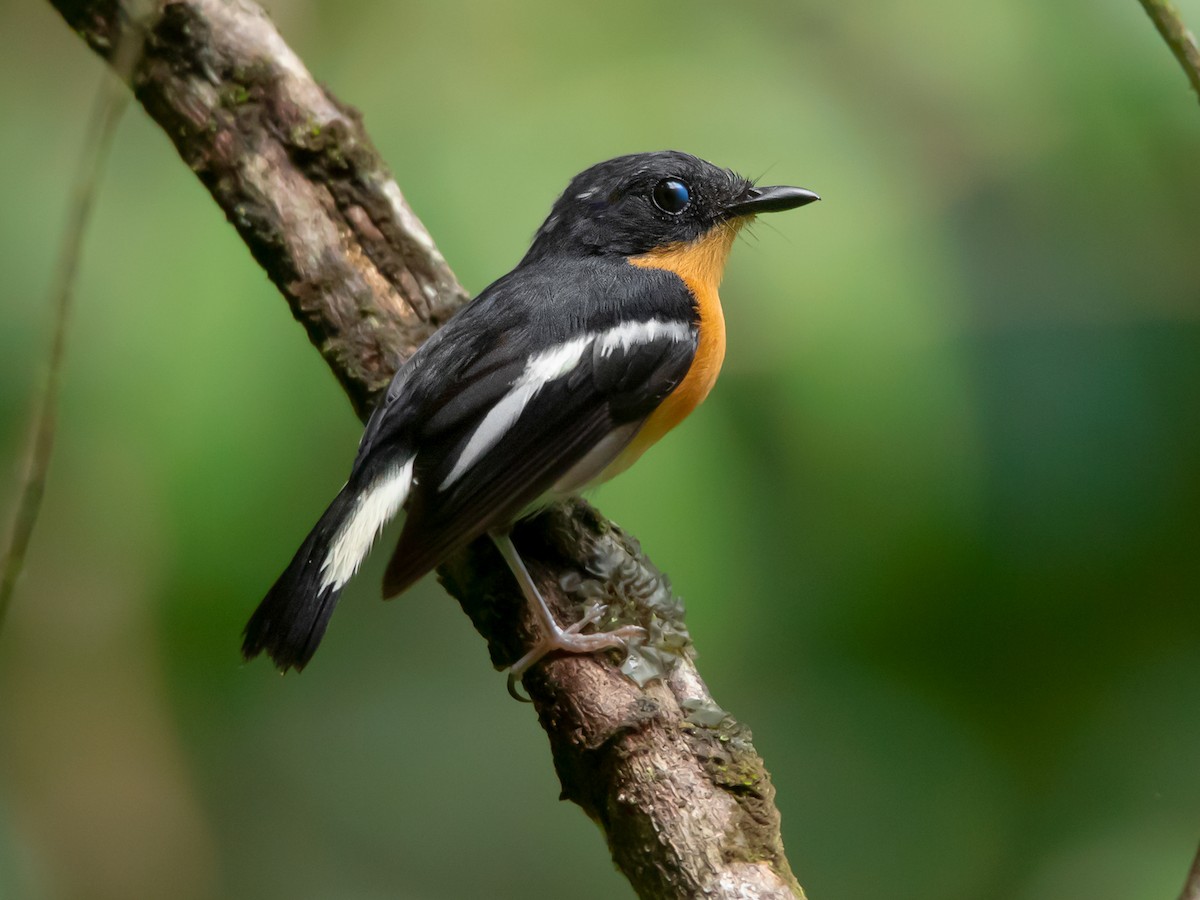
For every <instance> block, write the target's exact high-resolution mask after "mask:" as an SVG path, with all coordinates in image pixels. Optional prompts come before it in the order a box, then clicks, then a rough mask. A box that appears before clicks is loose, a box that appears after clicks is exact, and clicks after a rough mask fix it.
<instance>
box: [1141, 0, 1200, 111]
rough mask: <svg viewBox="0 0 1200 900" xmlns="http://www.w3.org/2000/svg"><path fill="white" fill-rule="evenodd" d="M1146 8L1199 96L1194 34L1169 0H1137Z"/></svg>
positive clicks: (1199, 58)
mask: <svg viewBox="0 0 1200 900" xmlns="http://www.w3.org/2000/svg"><path fill="white" fill-rule="evenodd" d="M1139 2H1140V3H1141V4H1142V7H1143V8H1144V9H1145V10H1146V15H1148V16H1149V17H1150V19H1151V21H1152V22H1154V27H1155V28H1157V29H1158V33H1159V34H1161V35H1162V38H1163V40H1164V41H1166V42H1167V46H1168V47H1170V48H1171V53H1173V54H1174V55H1175V58H1176V59H1177V60H1179V65H1180V66H1182V67H1183V74H1185V75H1186V76H1187V79H1188V81H1189V82H1191V85H1192V90H1194V91H1195V92H1196V96H1197V97H1200V48H1198V47H1197V46H1196V38H1195V36H1194V35H1193V34H1192V33H1191V32H1190V31H1189V30H1188V28H1187V26H1186V25H1184V24H1183V19H1182V18H1180V16H1179V11H1178V10H1176V9H1175V7H1174V6H1172V5H1171V3H1170V0H1139Z"/></svg>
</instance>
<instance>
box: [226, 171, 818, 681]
mask: <svg viewBox="0 0 1200 900" xmlns="http://www.w3.org/2000/svg"><path fill="white" fill-rule="evenodd" d="M819 199H820V197H818V196H817V195H816V194H815V193H813V192H812V191H809V190H805V189H803V188H798V187H791V186H783V185H779V186H771V187H760V186H758V185H756V184H755V183H754V181H752V180H750V179H747V178H744V177H742V176H740V175H737V174H735V173H734V172H732V171H731V170H729V169H725V168H721V167H719V166H716V165H714V164H712V163H710V162H707V161H705V160H702V159H700V158H698V157H696V156H692V155H690V154H688V153H683V152H680V151H673V150H669V151H656V152H649V153H635V154H630V155H626V156H619V157H616V158H614V159H610V160H607V161H605V162H601V163H598V164H596V165H594V166H591V167H590V168H588V169H585V170H584V171H583V172H581V173H580V174H578V175H576V176H575V177H574V178H573V179H572V180H571V181H570V182H569V184H568V185H567V188H566V190H565V191H564V192H563V193H562V195H561V196H559V197H558V199H557V200H556V201H555V202H554V204H553V206H552V208H551V210H550V214H549V216H548V217H547V218H546V220H545V222H544V223H543V224H542V226H541V227H540V228H539V229H538V230H537V232H536V234H535V235H534V238H533V241H532V243H531V244H530V247H529V249H528V251H527V252H526V253H525V255H524V257H523V258H522V259H521V260H520V262H519V263H518V264H517V266H516V267H515V268H514V269H513V270H512V271H511V272H509V273H508V274H507V275H504V276H502V277H501V278H499V279H498V280H497V281H495V282H493V283H492V284H491V285H490V286H488V287H487V288H485V289H484V290H483V291H482V292H481V293H480V294H479V295H478V296H476V297H475V298H474V299H473V300H471V301H470V302H469V303H468V304H466V305H465V306H464V307H463V308H462V309H461V310H460V311H458V312H457V313H456V314H455V315H454V316H453V317H451V318H450V319H449V320H448V321H447V322H446V323H445V325H443V326H442V327H441V328H440V329H439V330H438V331H436V332H435V333H434V334H433V336H432V337H430V338H429V340H427V341H426V342H425V343H424V344H423V345H422V346H421V347H420V348H419V349H418V350H417V351H416V352H415V353H414V354H413V355H412V356H411V357H410V358H409V359H408V360H407V361H406V362H405V363H404V364H403V365H402V366H401V367H400V368H399V370H398V371H397V372H396V374H395V377H394V378H393V380H392V382H391V384H390V385H389V386H388V389H387V391H386V393H385V394H384V396H383V398H382V399H381V401H380V402H379V404H378V406H377V407H376V408H375V410H374V411H373V413H372V414H371V416H370V418H369V419H368V421H367V425H366V429H365V431H364V432H363V436H362V439H361V441H360V443H359V446H358V451H357V454H356V456H355V459H354V463H353V465H352V466H351V469H350V475H349V478H348V480H347V481H346V484H345V486H344V487H342V489H341V490H340V491H339V492H338V494H337V496H336V497H334V499H333V501H332V502H331V503H330V504H329V506H328V508H327V509H326V510H325V512H324V513H323V514H322V515H321V517H320V519H319V520H318V521H317V524H316V525H315V527H313V529H312V530H311V531H310V532H309V534H308V536H307V537H306V538H305V539H304V541H303V543H302V544H301V545H300V548H299V550H298V551H297V552H296V554H295V556H294V557H293V559H292V561H291V562H290V563H289V564H288V566H287V568H286V569H284V571H283V573H282V574H281V575H280V576H279V578H278V580H277V581H276V582H275V583H274V585H273V586H272V587H271V589H270V590H269V591H268V592H267V594H266V596H265V598H264V599H263V600H262V602H261V603H260V604H259V606H258V608H257V609H256V610H255V612H254V614H253V615H252V616H251V618H250V620H249V622H248V623H247V625H246V628H245V632H244V635H243V644H242V654H243V656H244V657H245V659H246V660H250V659H253V658H254V657H255V656H257V655H259V654H260V653H262V652H266V654H267V655H268V656H269V657H270V658H271V660H272V661H273V662H274V664H275V665H276V667H277V668H278V669H279V670H280V671H281V672H286V671H288V670H289V669H296V670H301V669H303V668H304V666H305V665H306V664H307V663H308V662H309V661H310V660H311V659H312V656H313V654H314V653H315V652H316V649H317V646H318V644H319V643H320V642H321V639H322V637H323V636H324V634H325V631H326V627H327V625H328V623H329V619H330V616H331V615H332V614H333V611H334V608H335V606H336V604H337V601H338V597H339V595H340V594H341V593H342V591H343V589H344V588H345V587H346V585H347V584H348V583H349V581H350V580H351V578H352V577H353V576H354V575H355V573H356V572H357V570H358V568H359V566H360V564H361V563H362V561H363V560H364V558H365V557H366V556H367V553H368V552H369V550H370V549H371V546H372V544H373V543H374V541H375V539H376V538H377V537H378V535H379V533H380V531H381V530H382V529H383V528H384V526H385V525H387V524H388V522H389V521H391V520H392V519H394V518H395V517H396V516H398V515H400V514H401V513H402V512H403V515H404V524H403V527H402V529H401V533H400V538H399V541H398V543H397V545H396V548H395V550H394V552H393V554H392V557H391V561H390V562H389V563H388V566H387V569H386V573H385V575H384V580H383V595H384V598H385V599H386V598H389V597H394V596H396V595H398V594H400V593H402V592H404V591H405V590H406V589H407V588H409V587H410V586H411V585H412V584H413V583H414V582H415V581H417V580H418V579H419V578H420V577H421V576H423V575H424V574H426V573H427V572H429V571H430V570H432V569H434V568H435V567H437V566H438V565H439V564H440V563H441V562H442V561H444V560H445V559H447V558H448V557H449V556H451V555H452V554H454V553H455V552H457V551H458V550H460V549H461V548H463V547H465V546H466V545H467V544H468V543H470V542H472V541H474V540H475V539H477V538H479V537H481V536H483V535H489V536H490V537H491V539H492V541H493V542H494V543H495V545H496V547H497V548H498V549H499V551H500V554H501V555H502V556H503V558H504V560H505V561H506V563H507V564H508V566H509V568H510V569H511V571H512V574H513V576H514V578H515V579H516V581H517V583H518V586H519V587H520V589H521V591H522V593H523V594H524V596H525V599H526V601H527V602H528V604H529V606H530V608H531V610H532V612H533V614H534V616H535V619H536V621H537V623H538V630H539V632H540V633H541V636H540V638H539V639H538V640H537V642H536V643H535V645H534V646H533V647H531V648H530V649H529V652H528V653H526V654H525V656H524V657H522V658H521V659H520V660H518V661H517V662H516V663H514V664H513V666H512V667H511V669H510V673H509V679H510V685H511V684H512V681H513V679H514V678H516V677H520V676H521V674H522V673H523V672H525V671H526V670H527V669H528V668H529V667H530V666H532V665H533V664H535V663H536V662H538V661H539V660H540V659H542V658H543V657H544V656H546V655H547V654H549V653H552V652H556V651H563V652H567V653H592V652H596V651H598V650H603V649H607V648H624V647H627V642H628V641H630V640H633V639H635V638H637V637H639V636H641V635H642V634H643V632H642V629H640V628H638V627H636V626H624V627H621V628H616V629H614V630H612V631H601V632H594V633H584V632H583V629H584V628H585V627H586V626H587V625H588V624H590V620H588V619H586V618H585V620H583V621H581V622H577V623H575V624H573V625H571V626H568V627H563V626H562V625H560V624H559V623H558V621H557V620H556V618H555V616H554V614H553V613H552V612H551V610H550V609H549V608H548V607H547V605H546V603H545V600H544V598H543V597H542V596H541V594H540V593H539V591H538V589H537V587H536V585H534V583H533V581H532V579H531V578H530V576H529V573H528V571H527V570H526V568H525V565H524V563H523V561H522V559H521V556H520V553H519V552H518V550H517V548H516V546H515V545H514V543H513V541H512V538H511V535H510V531H511V528H512V526H513V524H514V523H515V522H517V521H519V520H520V519H522V518H524V517H526V516H529V515H532V514H534V513H536V512H537V511H539V510H540V509H542V508H544V507H545V506H547V505H548V504H551V503H553V502H555V501H557V500H559V499H562V498H566V497H571V496H574V495H577V494H579V493H580V492H582V491H584V490H585V489H587V488H590V487H593V486H595V485H597V484H599V483H601V482H603V481H606V480H608V479H609V478H612V477H613V476H615V475H617V474H620V473H621V472H623V471H624V470H625V469H627V468H628V467H629V466H630V465H631V464H632V463H633V462H634V461H635V460H637V459H638V457H640V456H641V455H642V453H643V452H645V451H646V450H647V449H648V448H649V447H650V446H651V445H652V444H654V443H655V442H657V441H658V440H659V439H660V438H661V437H663V435H665V434H666V433H667V432H668V431H670V430H671V429H672V428H674V427H675V426H676V425H678V424H679V423H680V422H681V421H683V419H684V418H685V417H686V416H687V415H688V414H689V413H691V412H692V410H694V409H695V408H696V407H697V406H698V405H699V404H700V403H701V402H702V401H703V400H704V399H705V397H706V396H707V395H708V393H709V391H710V390H711V389H712V387H713V385H714V383H715V382H716V380H717V375H718V373H719V372H720V370H721V364H722V361H723V360H724V357H725V320H724V314H723V312H722V308H721V301H720V298H719V296H718V293H717V289H718V286H719V284H720V282H721V277H722V274H723V272H724V268H725V262H726V259H727V257H728V255H729V252H730V249H731V247H732V245H733V242H734V239H735V238H736V236H737V234H738V232H739V230H740V229H741V228H742V227H743V226H744V225H746V224H747V223H748V222H749V221H751V220H752V219H753V218H754V217H755V216H757V215H759V214H761V213H770V212H779V211H783V210H789V209H794V208H797V207H800V206H804V205H806V204H808V203H812V202H813V201H816V200H819Z"/></svg>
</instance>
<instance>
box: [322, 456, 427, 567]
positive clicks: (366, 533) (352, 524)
mask: <svg viewBox="0 0 1200 900" xmlns="http://www.w3.org/2000/svg"><path fill="white" fill-rule="evenodd" d="M414 461H415V457H409V459H408V461H407V462H405V463H403V464H402V465H399V466H394V467H393V468H391V469H389V470H388V471H386V472H384V474H383V475H381V476H380V477H379V478H377V479H376V480H375V483H374V484H372V485H371V486H370V487H369V488H367V490H366V491H365V492H364V493H363V494H362V495H361V496H359V498H358V501H357V503H356V504H355V506H354V512H353V513H351V514H350V518H348V519H347V520H346V521H345V522H344V523H343V524H342V527H341V528H339V529H338V532H337V535H336V536H335V537H334V539H333V543H332V544H330V546H329V552H328V553H327V554H326V555H325V561H324V562H323V563H321V589H322V590H325V589H327V588H333V589H334V590H338V589H339V588H341V586H342V585H344V584H345V583H346V582H347V581H349V580H350V579H351V578H352V577H354V573H355V572H357V571H358V567H359V565H360V564H361V563H362V561H363V559H364V558H365V557H366V555H367V551H368V550H370V549H371V544H373V543H374V542H375V538H376V537H378V536H379V532H380V531H382V530H383V526H384V525H386V524H387V523H388V522H390V521H391V520H392V518H393V517H394V516H395V515H396V513H397V512H399V510H400V507H401V506H403V505H404V501H405V500H407V499H408V492H409V489H410V488H411V487H412V476H413V462H414Z"/></svg>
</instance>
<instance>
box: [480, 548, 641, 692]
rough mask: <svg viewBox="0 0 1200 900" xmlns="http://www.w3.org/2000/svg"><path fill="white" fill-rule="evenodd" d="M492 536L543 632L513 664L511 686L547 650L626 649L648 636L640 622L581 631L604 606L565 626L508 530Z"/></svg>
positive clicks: (550, 651)
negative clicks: (588, 631)
mask: <svg viewBox="0 0 1200 900" xmlns="http://www.w3.org/2000/svg"><path fill="white" fill-rule="evenodd" d="M491 538H492V541H494V542H495V544H496V548H497V549H498V550H499V551H500V555H501V556H503V557H504V561H505V562H506V563H508V567H509V568H510V569H512V573H513V575H514V576H515V577H516V579H517V584H519V585H520V586H521V593H523V594H524V595H525V600H526V602H528V604H529V607H530V609H532V610H533V613H534V615H535V616H536V617H537V620H538V624H539V625H540V627H541V631H542V637H541V639H540V640H539V641H538V642H537V643H536V644H534V645H533V647H532V648H531V649H530V651H529V652H528V653H526V654H525V655H524V656H522V657H521V658H520V659H519V660H517V661H516V662H515V663H513V666H512V668H511V669H510V670H509V674H508V680H509V684H510V685H511V684H513V683H515V682H516V681H517V680H518V679H519V678H520V677H521V676H522V675H523V674H525V672H526V670H528V669H529V667H530V666H532V665H533V664H534V663H536V662H537V661H538V660H539V659H541V658H542V657H543V656H545V655H546V654H547V653H553V652H554V651H555V650H563V651H565V652H567V653H595V652H596V651H597V650H608V649H610V648H620V649H624V648H625V647H626V644H627V642H628V641H629V640H631V639H632V638H637V637H645V636H646V630H645V629H644V628H639V627H638V626H637V625H625V626H623V627H621V628H616V629H614V630H612V631H601V632H597V633H595V634H580V633H579V632H580V631H581V630H583V629H584V628H586V627H587V626H588V625H592V624H594V623H595V622H596V621H597V620H598V619H599V618H600V617H601V616H602V615H603V610H602V609H596V610H592V612H590V613H589V614H588V615H586V616H584V617H583V618H582V619H580V620H579V621H578V622H576V623H575V624H574V625H571V626H569V627H567V628H563V627H562V626H561V625H559V624H558V622H557V621H556V620H555V618H554V614H553V613H552V612H551V611H550V607H549V606H547V605H546V601H545V599H543V597H542V595H541V592H540V591H538V589H537V586H536V585H535V584H534V583H533V579H532V578H530V577H529V570H528V569H526V568H525V563H524V562H523V561H522V560H521V557H520V555H519V554H518V553H517V548H516V547H515V546H513V542H512V538H511V537H509V533H508V531H493V532H492V533H491Z"/></svg>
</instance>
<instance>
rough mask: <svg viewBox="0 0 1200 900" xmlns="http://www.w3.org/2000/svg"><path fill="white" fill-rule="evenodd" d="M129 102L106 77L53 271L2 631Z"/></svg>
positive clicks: (4, 576) (134, 44)
mask: <svg viewBox="0 0 1200 900" xmlns="http://www.w3.org/2000/svg"><path fill="white" fill-rule="evenodd" d="M141 33H142V32H141V31H140V30H133V31H129V32H126V34H128V35H134V34H138V35H140V34H141ZM141 49H142V40H141V38H140V37H136V38H135V37H130V38H129V39H127V40H124V41H123V42H122V44H121V46H120V47H118V48H117V53H116V58H115V60H114V63H113V66H114V68H115V69H116V70H117V72H118V73H122V74H124V73H128V72H131V71H132V70H133V66H134V64H135V63H136V61H137V59H138V57H139V56H140V55H141ZM129 96H130V95H129V92H128V91H127V90H126V88H125V85H124V84H122V81H121V77H120V76H119V75H114V74H112V73H110V72H104V73H102V75H101V82H100V86H99V88H98V90H97V92H96V99H95V101H94V102H93V103H92V111H91V117H90V119H89V121H88V126H87V130H86V132H85V134H86V137H85V141H84V149H83V154H82V156H81V157H80V160H79V168H78V170H77V171H76V173H75V182H74V186H73V187H72V190H71V200H70V206H69V210H68V214H67V224H66V229H65V231H64V232H63V235H62V243H61V245H60V246H59V251H58V262H57V264H56V265H55V267H54V280H53V284H52V288H51V291H50V305H51V308H52V310H53V316H54V321H53V329H54V330H53V334H52V335H51V339H50V354H49V357H48V359H47V367H46V380H45V383H44V385H43V386H42V397H41V403H40V404H38V405H37V407H36V409H35V410H34V417H33V421H32V422H31V423H30V432H29V450H28V455H27V460H28V461H27V463H26V468H25V474H24V477H23V479H22V483H21V489H20V492H19V493H18V496H17V506H16V511H15V513H14V515H13V524H12V531H11V533H10V535H9V542H8V547H7V549H6V550H5V553H4V559H3V562H0V629H3V627H4V622H5V618H6V617H7V615H8V609H9V606H10V605H11V603H12V596H13V592H14V591H15V590H16V586H17V581H18V579H19V578H20V575H21V571H22V569H23V568H24V565H25V554H26V551H28V549H29V542H30V540H31V539H32V538H33V529H34V526H35V525H36V524H37V520H38V515H39V513H40V512H41V509H42V498H43V496H44V495H45V492H46V477H47V475H48V474H49V471H50V458H51V456H52V454H53V452H54V437H55V431H56V424H57V420H58V399H59V396H60V394H61V393H62V382H63V368H64V364H65V361H66V355H67V330H68V326H69V324H70V321H71V312H72V310H73V309H74V306H75V285H76V281H77V277H78V274H79V262H80V258H81V256H82V254H83V239H84V235H85V234H86V233H87V226H88V222H89V220H90V219H91V213H92V209H93V207H94V205H95V200H96V193H97V189H98V188H99V185H100V179H101V176H102V175H103V172H104V163H105V161H106V159H107V158H108V151H109V149H110V148H111V147H112V141H113V135H114V134H115V133H116V129H117V123H118V122H120V120H121V115H122V113H124V111H125V109H126V108H127V107H128V105H129Z"/></svg>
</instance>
